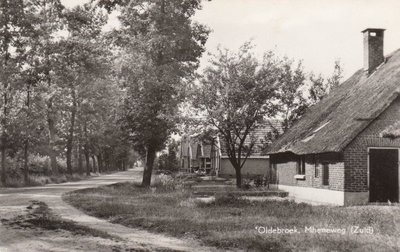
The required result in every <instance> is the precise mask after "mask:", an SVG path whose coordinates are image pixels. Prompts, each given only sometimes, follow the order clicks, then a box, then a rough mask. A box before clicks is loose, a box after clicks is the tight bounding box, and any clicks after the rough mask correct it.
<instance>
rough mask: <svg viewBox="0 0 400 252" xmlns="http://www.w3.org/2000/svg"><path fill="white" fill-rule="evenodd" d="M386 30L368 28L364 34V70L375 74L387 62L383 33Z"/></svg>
mask: <svg viewBox="0 0 400 252" xmlns="http://www.w3.org/2000/svg"><path fill="white" fill-rule="evenodd" d="M384 31H385V29H376V28H367V29H365V30H363V31H362V33H363V34H364V70H365V71H367V72H368V73H371V72H373V71H374V70H375V69H376V67H378V66H379V65H380V64H382V63H383V62H384V61H385V57H384V55H383V32H384Z"/></svg>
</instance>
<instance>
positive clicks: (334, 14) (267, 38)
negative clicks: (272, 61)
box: [62, 0, 400, 77]
mask: <svg viewBox="0 0 400 252" xmlns="http://www.w3.org/2000/svg"><path fill="white" fill-rule="evenodd" d="M62 2H63V3H64V4H65V5H66V6H68V7H71V6H73V5H76V4H79V3H82V2H86V1H85V0H62ZM203 5H204V7H203V9H202V10H201V11H199V12H198V13H197V14H196V16H195V19H196V20H197V21H199V22H201V23H204V24H206V25H208V26H209V27H210V28H211V29H212V30H213V32H212V33H211V35H210V37H209V40H208V42H207V45H206V47H207V50H209V51H215V49H216V47H217V46H218V45H219V44H220V45H221V46H223V47H227V48H229V49H232V50H236V49H237V48H238V47H239V46H240V45H241V44H243V43H244V42H246V41H248V40H250V39H252V40H253V41H254V44H256V46H257V48H256V50H257V52H258V53H260V54H261V53H262V52H264V51H267V50H275V51H277V52H278V54H280V55H287V56H288V57H290V58H294V59H297V60H299V59H302V60H303V63H304V66H305V67H306V70H308V71H311V70H312V71H314V72H316V73H323V74H325V75H328V74H330V73H331V72H332V71H333V63H334V61H335V60H336V59H340V60H341V62H342V65H343V67H344V70H345V76H346V77H349V76H350V75H351V74H352V73H353V72H355V71H356V70H357V69H359V68H361V67H362V55H363V47H362V34H361V31H362V30H363V29H365V28H367V27H372V28H384V29H386V32H385V53H386V54H387V53H390V52H392V51H394V50H396V49H398V48H400V25H399V24H400V1H399V0H335V1H331V0H213V1H211V2H204V4H203ZM110 25H112V22H111V24H110ZM205 63H206V60H205V59H203V60H202V64H203V65H204V64H205Z"/></svg>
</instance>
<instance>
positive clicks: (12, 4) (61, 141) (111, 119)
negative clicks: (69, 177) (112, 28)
mask: <svg viewBox="0 0 400 252" xmlns="http://www.w3.org/2000/svg"><path fill="white" fill-rule="evenodd" d="M106 21H107V13H105V11H104V10H102V9H101V8H99V7H97V6H95V5H91V4H86V5H82V6H78V7H75V8H73V9H66V8H65V7H64V6H63V5H62V4H61V3H60V1H59V0H17V1H15V0H2V1H0V63H1V65H0V78H1V79H0V95H1V101H0V107H1V120H0V123H1V125H0V126H1V145H0V150H1V182H2V183H3V184H6V182H7V175H8V174H10V172H11V170H12V169H13V170H20V169H22V170H23V174H24V179H25V182H26V183H28V182H29V181H28V180H29V176H28V175H29V174H28V173H29V168H30V166H31V159H32V158H34V157H37V156H47V157H48V158H49V165H48V167H42V168H43V169H42V170H41V172H47V173H52V174H53V175H55V176H57V175H58V174H60V173H61V172H63V173H65V172H67V173H68V174H72V173H73V172H79V173H83V172H84V166H86V173H87V174H89V173H90V171H91V169H93V170H106V169H114V167H116V165H117V163H119V164H118V165H119V166H121V167H124V166H126V163H127V161H128V157H129V153H130V144H129V143H128V138H127V137H126V135H125V134H126V133H124V132H123V131H122V130H120V129H119V128H118V127H115V125H116V124H117V121H118V120H119V118H120V114H121V113H120V111H119V107H120V105H121V101H120V98H119V97H121V94H122V90H121V88H120V87H119V86H118V82H116V81H115V78H116V73H115V71H114V68H113V62H114V61H115V55H114V54H113V53H112V46H110V43H109V41H108V38H107V36H106V35H105V34H103V33H102V27H103V26H104V24H105V23H106ZM30 158H31V159H30ZM57 159H59V161H57ZM62 160H63V161H65V163H66V167H65V169H63V167H62V166H61V165H60V161H62ZM91 166H93V167H91ZM65 170H66V171H65Z"/></svg>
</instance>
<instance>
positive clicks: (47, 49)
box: [27, 0, 65, 175]
mask: <svg viewBox="0 0 400 252" xmlns="http://www.w3.org/2000/svg"><path fill="white" fill-rule="evenodd" d="M27 7H28V8H29V15H30V21H31V26H32V34H31V39H30V43H29V46H30V47H31V50H30V54H31V58H32V69H33V70H34V71H35V73H33V75H34V76H36V77H38V78H37V80H36V81H37V82H36V84H37V85H41V86H42V87H43V90H42V95H43V98H44V100H45V103H46V107H47V108H46V121H47V130H48V133H47V137H48V150H47V152H48V155H49V157H50V167H51V170H52V172H53V173H54V174H55V175H57V174H58V173H59V170H58V165H57V159H56V156H57V150H56V149H57V148H56V147H57V146H56V144H57V122H58V105H59V102H60V101H61V100H62V99H59V98H60V95H61V94H60V92H59V91H60V89H59V86H58V83H57V81H56V80H57V76H56V75H55V69H54V68H55V67H56V66H57V64H58V63H60V61H58V56H59V55H58V53H57V49H58V41H59V38H60V34H59V32H60V31H61V30H62V27H63V25H64V24H65V19H64V18H63V11H64V6H63V5H62V4H61V2H60V1H59V0H35V1H33V0H32V1H27Z"/></svg>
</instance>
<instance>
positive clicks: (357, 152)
mask: <svg viewBox="0 0 400 252" xmlns="http://www.w3.org/2000/svg"><path fill="white" fill-rule="evenodd" d="M362 33H363V37H364V68H363V69H361V70H359V71H357V72H356V73H355V74H354V75H353V76H351V77H350V78H349V79H348V80H347V81H345V82H344V83H342V84H341V85H340V86H339V87H338V88H336V89H335V90H333V91H332V92H331V93H330V94H329V95H328V96H327V97H325V98H324V99H323V100H322V101H320V102H319V103H318V104H316V105H315V106H313V107H312V108H310V110H309V111H308V112H307V113H306V114H305V115H304V116H303V117H302V118H301V120H299V121H298V122H297V123H296V124H295V125H294V126H293V127H292V128H290V129H289V130H288V131H287V132H286V133H285V134H284V135H283V136H281V137H280V138H279V139H277V140H276V141H274V143H273V144H272V145H271V148H270V149H269V154H270V157H271V169H273V170H275V171H276V173H277V176H278V181H277V183H278V184H279V187H280V188H281V189H284V190H287V191H289V193H290V195H292V196H293V197H295V198H297V199H301V200H306V201H315V202H324V203H332V204H338V205H349V204H363V203H368V202H376V201H379V202H387V201H391V202H394V201H395V202H398V201H399V172H398V170H399V165H398V164H399V149H400V140H397V138H396V137H392V138H388V137H387V136H388V135H389V136H390V132H388V129H389V130H390V129H394V130H395V128H396V127H395V126H394V125H396V123H397V122H398V121H400V98H399V92H400V51H395V52H393V53H392V54H390V55H388V56H386V57H384V54H383V42H384V30H383V29H371V28H369V29H366V30H364V31H362Z"/></svg>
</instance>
